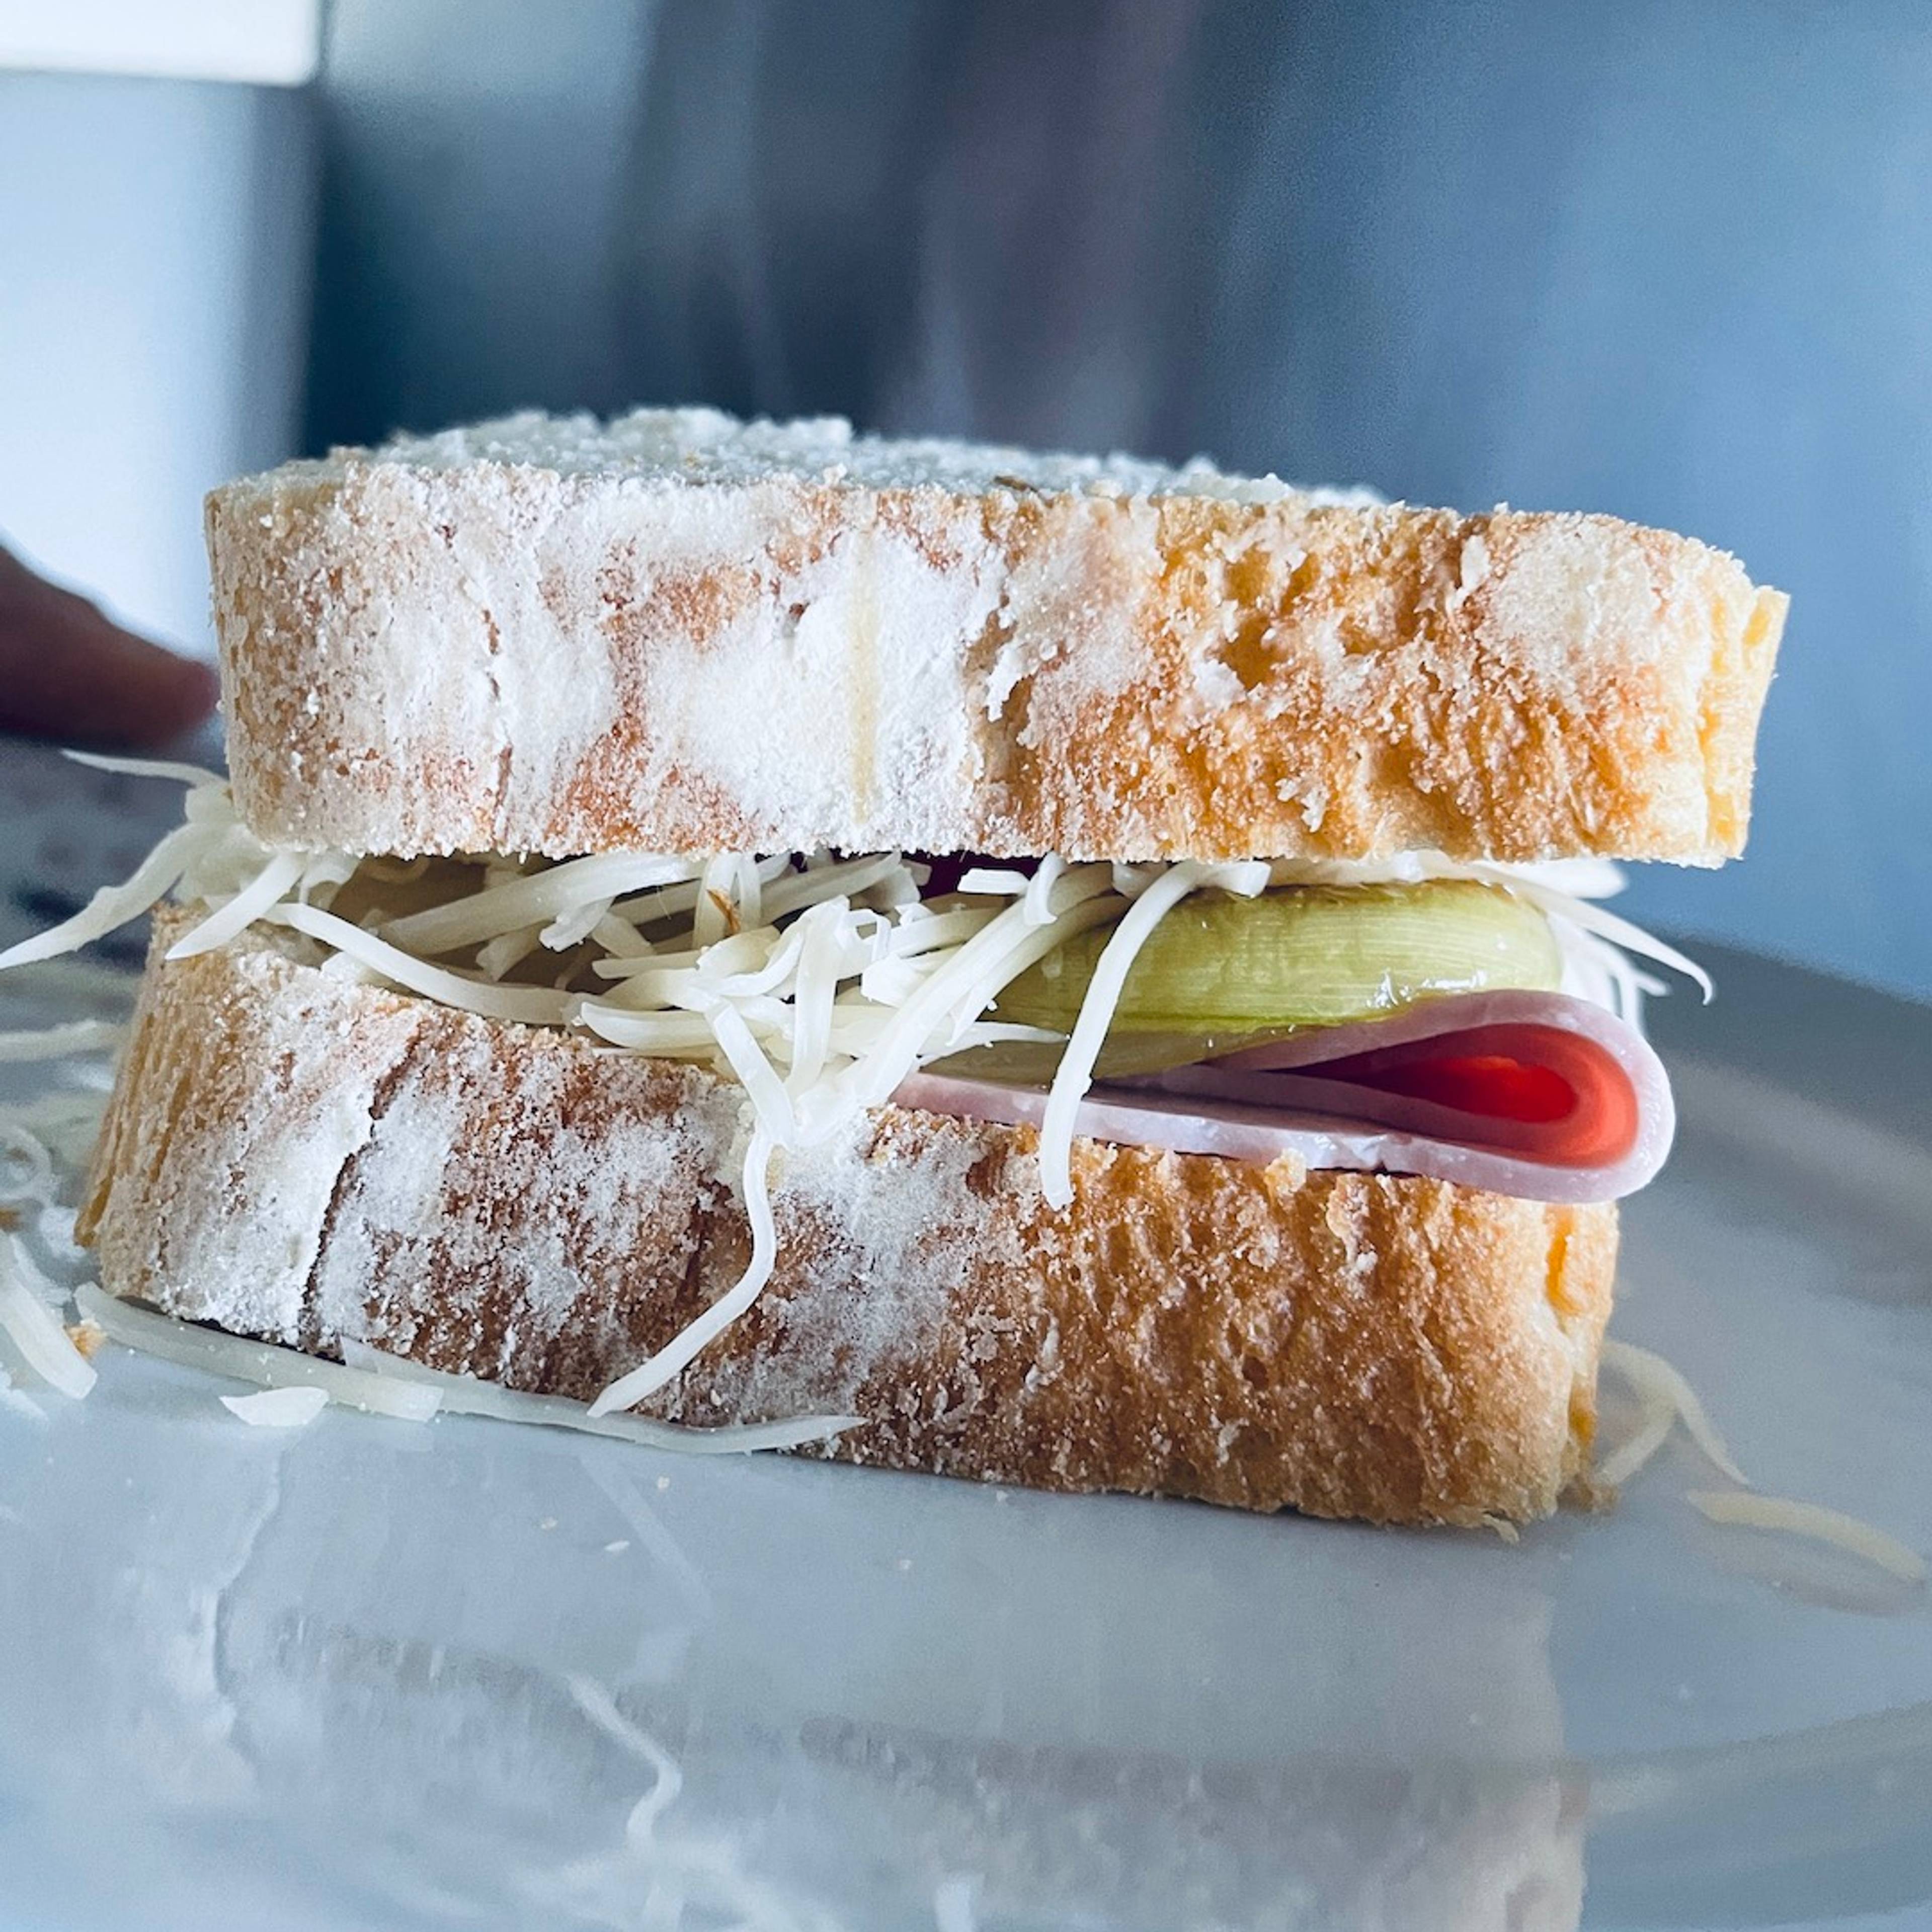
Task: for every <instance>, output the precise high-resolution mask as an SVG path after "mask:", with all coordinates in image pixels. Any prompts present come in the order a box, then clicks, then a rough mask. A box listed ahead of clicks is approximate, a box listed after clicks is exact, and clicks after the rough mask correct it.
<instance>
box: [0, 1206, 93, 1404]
mask: <svg viewBox="0 0 1932 1932" xmlns="http://www.w3.org/2000/svg"><path fill="white" fill-rule="evenodd" d="M52 1293H53V1290H52V1286H51V1284H50V1283H48V1282H47V1281H46V1280H45V1279H44V1277H42V1275H41V1274H40V1271H39V1270H38V1269H37V1268H35V1267H34V1265H33V1264H32V1262H31V1261H29V1260H28V1258H27V1253H26V1250H25V1249H24V1248H23V1247H22V1246H21V1245H20V1239H19V1238H18V1237H17V1235H10V1234H6V1235H0V1329H4V1330H5V1331H6V1334H7V1337H9V1339H10V1340H11V1341H12V1342H13V1346H14V1347H15V1348H16V1349H18V1350H19V1351H20V1359H21V1360H22V1361H23V1362H25V1363H26V1365H27V1367H28V1368H30V1369H31V1370H33V1372H34V1374H35V1375H37V1376H39V1377H40V1380H41V1381H42V1382H45V1383H46V1385H47V1386H48V1388H50V1389H52V1390H53V1391H55V1393H56V1394H59V1395H64V1396H67V1397H70V1398H71V1400H74V1401H76V1402H78V1401H80V1400H81V1399H82V1398H83V1397H85V1396H86V1394H87V1393H88V1391H89V1390H90V1389H92V1388H93V1386H94V1384H95V1368H94V1364H92V1362H90V1361H89V1360H88V1359H87V1358H86V1356H85V1355H83V1354H82V1353H81V1352H80V1350H79V1349H77V1348H76V1347H75V1346H74V1343H73V1341H72V1340H71V1338H70V1337H69V1336H68V1332H67V1331H66V1329H65V1328H63V1327H62V1325H61V1319H60V1317H59V1316H58V1315H56V1314H55V1313H54V1311H53V1310H52V1307H49V1302H48V1299H46V1298H49V1297H51V1295H52Z"/></svg>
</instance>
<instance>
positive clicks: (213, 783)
mask: <svg viewBox="0 0 1932 1932" xmlns="http://www.w3.org/2000/svg"><path fill="white" fill-rule="evenodd" d="M61 755H62V757H65V758H70V759H71V760H73V761H74V763H76V764H77V765H86V766H87V767H88V768H89V770H91V771H97V772H119V773H120V774H121V775H122V776H123V777H124V778H172V779H173V780H174V781H175V782H176V783H177V784H184V785H187V786H189V787H190V788H192V789H193V790H202V789H204V788H206V789H208V790H214V791H220V792H226V790H227V789H228V781H227V780H226V778H223V776H222V775H221V774H220V772H211V771H210V770H208V768H207V767H206V766H205V765H187V764H183V763H181V761H180V760H178V759H175V758H123V757H116V756H115V755H114V754H112V753H110V752H107V751H63V752H62V754H61Z"/></svg>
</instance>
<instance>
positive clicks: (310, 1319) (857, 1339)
mask: <svg viewBox="0 0 1932 1932" xmlns="http://www.w3.org/2000/svg"><path fill="white" fill-rule="evenodd" d="M182 918H183V915H181V914H179V913H173V914H168V915H163V916H161V917H160V918H159V919H157V935H156V939H155V947H156V951H155V954H154V958H153V959H151V962H150V968H149V973H148V980H147V982H146V983H145V989H144V991H143V993H142V1000H141V1004H140V1008H139V1014H138V1016H137V1020H136V1028H135V1032H134V1036H133V1041H132V1043H131V1046H130V1049H129V1052H128V1054H127V1058H126V1060H125V1061H124V1064H123V1066H122V1068H121V1073H120V1077H119V1080H118V1085H117V1087H116V1088H115V1095H114V1098H113V1103H112V1105H111V1106H110V1111H109V1115H108V1119H107V1129H106V1132H105V1134H104V1138H103V1141H102V1143H101V1149H100V1151H99V1153H98V1155H97V1157H96V1163H95V1171H94V1175H93V1179H92V1185H91V1189H90V1198H89V1201H88V1202H87V1204H86V1208H85V1211H84V1212H83V1217H82V1232H83V1238H85V1239H87V1240H89V1241H92V1243H94V1244H95V1246H96V1247H98V1251H99V1259H100V1263H101V1274H102V1278H103V1280H104V1284H105V1286H107V1288H108V1289H110V1291H111V1292H113V1293H115V1294H117V1295H128V1296H134V1297H138V1298H142V1299H144V1300H146V1301H150V1302H152V1303H154V1304H157V1306H159V1307H162V1308H163V1309H166V1310H169V1311H170V1312H172V1313H175V1314H176V1315H179V1316H186V1317H188V1318H190V1319H193V1320H196V1321H200V1322H213V1323H215V1324H217V1325H219V1326H220V1327H222V1328H226V1329H228V1330H231V1331H234V1332H236V1333H237V1334H243V1335H248V1336H254V1337H260V1338H263V1339H264V1340H270V1341H275V1342H280V1343H290V1344H293V1345H295V1346H298V1347H300V1348H302V1349H308V1350H311V1351H314V1352H320V1353H322V1354H324V1355H335V1354H338V1353H339V1352H341V1349H342V1346H343V1345H344V1343H345V1342H349V1343H357V1342H359V1343H370V1344H373V1345H374V1346H377V1347H379V1348H380V1349H386V1350H388V1351H389V1352H392V1353H394V1354H396V1355H403V1356H407V1358H410V1359H411V1360H413V1361H417V1362H419V1363H422V1364H425V1365H426V1366H428V1367H431V1368H436V1369H440V1370H451V1371H455V1372H457V1373H463V1374H469V1375H473V1376H481V1377H484V1378H487V1379H492V1380H495V1381H498V1382H502V1383H505V1384H506V1385H508V1386H510V1387H511V1388H520V1389H526V1390H531V1391H539V1392H544V1393H551V1394H562V1395H567V1396H573V1397H580V1398H585V1399H587V1398H589V1397H592V1396H593V1395H595V1394H596V1393H597V1392H598V1391H599V1390H600V1389H601V1388H603V1387H604V1385H606V1384H607V1382H610V1380H611V1379H613V1378H614V1377H615V1376H616V1375H617V1374H618V1373H620V1372H621V1371H622V1370H625V1369H628V1368H629V1367H632V1366H633V1365H634V1364H635V1363H636V1362H637V1361H639V1360H640V1359H641V1358H643V1356H644V1355H646V1354H647V1353H649V1352H651V1351H652V1350H653V1349H656V1348H657V1347H658V1346H661V1344H663V1343H665V1342H666V1341H667V1340H669V1339H670V1337H671V1336H672V1335H673V1334H674V1333H675V1332H676V1331H677V1330H678V1329H679V1328H681V1327H682V1326H683V1325H684V1324H685V1323H686V1322H688V1321H689V1320H690V1319H691V1318H692V1317H693V1316H694V1315H696V1314H697V1313H698V1311H699V1310H700V1309H701V1308H702V1307H704V1306H705V1305H706V1304H707V1303H708V1302H709V1301H710V1300H712V1298H715V1296H716V1295H718V1293H720V1292H722V1291H723V1289H724V1288H725V1287H727V1286H728V1285H729V1284H730V1282H731V1281H732V1280H734V1279H735V1278H736V1275H737V1274H738V1273H739V1270H740V1269H741V1268H742V1266H743V1265H744V1262H745V1257H746V1253H747V1245H748V1234H747V1230H746V1222H745V1216H744V1214H743V1211H742V1208H741V1205H740V1204H739V1200H738V1199H737V1198H736V1193H735V1191H734V1190H735V1184H736V1174H737V1171H738V1167H739V1151H741V1150H742V1145H743V1142H744V1137H745V1136H746V1135H747V1134H748V1132H749V1130H750V1115H749V1109H748V1106H747V1104H746V1103H745V1098H744V1095H743V1091H742V1089H741V1088H739V1087H737V1086H736V1085H734V1084H732V1083H730V1082H725V1081H723V1080H721V1079H718V1078H717V1077H715V1076H713V1075H712V1074H711V1073H709V1072H708V1071H706V1070H703V1069H701V1068H699V1067H694V1066H690V1065H686V1064H679V1063H676V1062H672V1061H654V1060H648V1059H640V1058H634V1057H631V1056H629V1055H623V1054H617V1053H612V1052H608V1051H606V1050H602V1049H598V1048H597V1047H595V1046H592V1045H591V1044H590V1043H587V1042H586V1041H585V1040H583V1039H581V1038H579V1037H574V1036H571V1035H568V1034H564V1033H562V1032H551V1031H540V1030H529V1029H525V1028H518V1027H514V1026H508V1025H499V1024H496V1023H493V1022H487V1021H484V1020H481V1019H476V1018H475V1017H474V1016H470V1015H468V1014H465V1013H459V1012H456V1011H454V1010H450V1009H448V1008H446V1007H439V1006H436V1005H434V1004H430V1003H428V1002H427V1001H422V1000H419V999H416V998H412V997H410V996H407V995H400V994H396V993H392V992H387V991H384V990H382V989H378V988H376V987H374V986H368V985H366V984H362V983H358V982H356V981H355V980H350V979H348V978H345V977H339V976H338V975H337V974H333V973H329V972H325V971H322V970H320V968H319V967H318V966H317V965H314V964H313V963H311V962H313V961H314V959H316V958H317V957H319V956H318V955H317V954H315V953H312V952H310V951H309V950H307V948H306V944H305V942H303V941H299V940H296V939H295V938H293V937H292V936H290V935H285V934H278V935H263V934H261V933H251V934H248V935H245V936H244V938H242V940H239V941H236V942H235V943H234V944H232V945H230V946H229V947H227V948H226V950H222V951H219V952H214V953H208V954H205V955H202V956H197V957H194V958H192V959H187V960H184V961H181V962H176V963H174V964H166V963H163V962H162V960H161V959H160V950H161V949H162V948H163V947H165V946H166V944H168V943H169V941H170V940H171V938H172V937H174V936H175V935H177V934H178V932H180V931H181V920H182ZM1033 1147H1034V1142H1033V1137H1032V1136H1031V1133H1030V1132H1029V1131H1028V1130H1016V1129H1012V1128H1007V1127H998V1126H994V1125H989V1124H983V1123H977V1122H970V1121H960V1120H954V1119H950V1118H941V1117H938V1116H935V1115H926V1114H922V1113H916V1112H907V1111H905V1110H903V1109H897V1108H893V1107H886V1108H883V1109H880V1110H879V1111H878V1112H876V1113H874V1114H873V1115H871V1116H869V1117H868V1118H865V1120H863V1121H861V1122H859V1124H857V1125H856V1127H854V1129H853V1131H852V1132H851V1133H850V1135H849V1136H847V1138H846V1139H843V1140H841V1141H840V1142H838V1143H836V1144H835V1145H832V1146H831V1147H829V1148H826V1149H824V1150H822V1151H816V1152H811V1153H794V1154H790V1155H781V1157H780V1160H781V1163H782V1165H781V1166H780V1168H779V1169H778V1171H777V1173H776V1177H775V1186H774V1204H775V1211H776V1217H777V1223H778V1232H779V1238H780V1250H781V1252H780V1258H779V1262H778V1270H777V1273H776V1274H775V1277H774V1279H773V1280H772V1283H771V1285H770V1286H769V1288H768V1289H766V1292H765V1293H764V1295H763V1298H761V1300H760V1301H759V1303H758V1304H757V1306H756V1307H755V1308H754V1310H753V1311H752V1312H751V1313H750V1314H749V1315H748V1316H746V1317H745V1319H743V1320H742V1321H741V1322H739V1323H738V1324H737V1325H736V1326H734V1327H733V1328H731V1329H730V1330H729V1331H727V1333H726V1334H725V1335H724V1337H722V1338H721V1340H719V1341H718V1343H715V1344H714V1345H713V1346H712V1347H711V1348H710V1349H708V1350H707V1351H706V1352H705V1353H704V1354H703V1355H701V1356H700V1358H698V1360H697V1361H696V1362H695V1363H694V1364H693V1365H692V1366H691V1367H690V1368H689V1369H688V1370H686V1371H685V1373H684V1374H683V1376H682V1377H681V1378H680V1379H679V1380H678V1381H677V1382H675V1383H674V1384H673V1385H671V1386H670V1388H668V1389H667V1390H666V1391H663V1392H662V1393H661V1395H660V1397H658V1398H656V1399H655V1400H654V1402H653V1403H652V1404H651V1405H649V1407H648V1409H647V1412H651V1413H655V1414H657V1415H661V1416H664V1417H665V1418H670V1419H672V1420H675V1421H685V1422H690V1423H697V1424H715V1423H721V1422H730V1421H754V1420H763V1419H766V1418H775V1417H781V1416H788V1415H800V1414H826V1413H847V1414H856V1415H859V1416H861V1417H862V1418H864V1421H863V1424H862V1427H858V1428H856V1429H854V1430H851V1431H850V1433H847V1434H846V1435H845V1436H843V1437H841V1438H840V1439H839V1440H838V1442H837V1444H836V1445H835V1448H834V1449H833V1451H832V1453H834V1454H837V1455H839V1456H841V1457H846V1458H847V1459H849V1460H852V1461H853V1462H858V1463H877V1464H883V1465H886V1466H890V1467H893V1468H897V1469H922V1470H931V1471H936V1472H941V1473H944V1474H947V1475H959V1476H968V1477H977V1478H982V1479H984V1480H987V1481H997V1482H1002V1483H1010V1484H1025V1485H1029V1486H1033V1487H1041V1488H1047V1489H1058V1490H1136V1491H1142V1492H1159V1493H1167V1494H1171V1495H1177V1496H1198V1497H1203V1498H1205V1499H1208V1500H1209V1501H1211V1502H1220V1503H1228V1504H1234V1505H1240V1506H1242V1507H1244V1508H1251V1509H1276V1508H1283V1507H1284V1506H1288V1507H1292V1508H1297V1509H1300V1510H1304V1511H1310V1512H1312V1513H1313V1514H1318V1515H1324V1516H1360V1517H1370V1518H1372V1519H1373V1520H1376V1521H1379V1522H1388V1523H1475V1522H1478V1521H1480V1520H1484V1519H1486V1518H1491V1517H1508V1518H1514V1519H1519V1520H1520V1519H1527V1518H1531V1517H1538V1516H1541V1515H1543V1514H1546V1513H1547V1512H1548V1511H1550V1510H1551V1509H1552V1508H1553V1507H1554V1506H1555V1505H1556V1502H1557V1499H1558V1498H1559V1494H1560V1493H1561V1492H1562V1490H1563V1489H1564V1487H1565V1485H1566V1484H1568V1482H1570V1481H1571V1479H1573V1478H1575V1477H1577V1475H1580V1473H1581V1472H1583V1469H1584V1466H1585V1464H1586V1460H1587V1456H1588V1449H1589V1442H1590V1437H1591V1433H1592V1421H1593V1416H1594V1397H1595V1373H1596V1361H1597V1355H1598V1345H1599V1343H1600V1340H1601V1335H1602V1331H1603V1328H1604V1322H1605V1321H1606V1319H1607V1316H1608V1314H1609V1310H1610V1280H1611V1274H1612V1271H1613V1263H1614V1259H1615V1251H1616V1211H1615V1209H1614V1208H1610V1207H1607V1206H1605V1207H1588V1208H1559V1207H1552V1206H1548V1205H1543V1204H1541V1203H1538V1202H1527V1201H1518V1200H1511V1199H1504V1198H1502V1197H1500V1196H1494V1195H1490V1194H1486V1193H1479V1192H1477V1191H1475V1190H1467V1189H1459V1188H1457V1187H1451V1186H1448V1185H1447V1184H1443V1183H1441V1182H1438V1181H1426V1180H1417V1179H1409V1178H1391V1177H1388V1176H1382V1175H1363V1174H1355V1173H1339V1172H1313V1173H1310V1172H1303V1171H1301V1169H1299V1167H1298V1166H1296V1165H1295V1163H1291V1162H1287V1161H1283V1162H1277V1163H1276V1164H1275V1165H1274V1166H1271V1167H1267V1168H1262V1167H1256V1166H1244V1165H1241V1164H1239V1163H1234V1162H1231V1161H1225V1160H1214V1159H1211V1158H1207V1157H1198V1156H1187V1155H1179V1156H1177V1155H1173V1154H1160V1153H1154V1152H1148V1151H1141V1150H1136V1149H1131V1148H1115V1147H1112V1146H1109V1145H1103V1144H1100V1143H1097V1142H1079V1143H1076V1149H1075V1160H1074V1165H1073V1174H1074V1180H1075V1184H1076V1197H1075V1200H1074V1203H1073V1207H1072V1208H1070V1210H1069V1211H1067V1212H1066V1213H1064V1214H1055V1212H1053V1211H1052V1210H1051V1209H1049V1208H1047V1207H1046V1205H1045V1204H1044V1202H1043V1201H1042V1199H1041V1197H1040V1190H1039V1185H1038V1181H1037V1169H1036V1163H1035V1162H1034V1160H1033V1158H1032V1151H1033Z"/></svg>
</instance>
